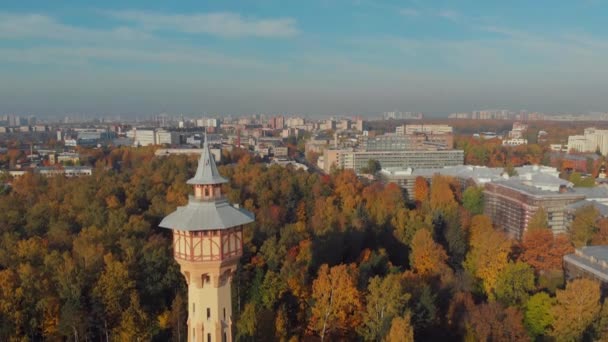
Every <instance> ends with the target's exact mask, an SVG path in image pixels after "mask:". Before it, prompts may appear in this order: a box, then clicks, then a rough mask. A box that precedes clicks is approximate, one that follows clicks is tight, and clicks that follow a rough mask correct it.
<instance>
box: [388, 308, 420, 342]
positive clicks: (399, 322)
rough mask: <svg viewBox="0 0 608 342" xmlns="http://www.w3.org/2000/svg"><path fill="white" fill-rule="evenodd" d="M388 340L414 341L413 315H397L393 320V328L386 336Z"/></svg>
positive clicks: (393, 341)
mask: <svg viewBox="0 0 608 342" xmlns="http://www.w3.org/2000/svg"><path fill="white" fill-rule="evenodd" d="M385 341H386V342H414V328H413V327H412V323H411V315H410V314H409V313H407V314H405V316H403V317H395V318H393V321H392V322H391V329H390V331H389V333H388V335H387V336H386V339H385Z"/></svg>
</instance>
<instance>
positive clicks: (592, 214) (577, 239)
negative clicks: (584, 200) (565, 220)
mask: <svg viewBox="0 0 608 342" xmlns="http://www.w3.org/2000/svg"><path fill="white" fill-rule="evenodd" d="M598 219H599V212H598V211H597V209H596V208H595V206H593V205H586V206H584V207H581V208H579V209H578V210H576V212H575V213H574V221H572V227H571V228H570V234H571V236H572V243H573V244H574V246H575V247H577V248H578V247H583V246H586V245H588V244H589V243H590V242H591V240H592V238H593V235H594V234H595V233H596V232H597V230H598V227H597V222H598Z"/></svg>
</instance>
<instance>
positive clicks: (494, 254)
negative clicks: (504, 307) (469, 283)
mask: <svg viewBox="0 0 608 342" xmlns="http://www.w3.org/2000/svg"><path fill="white" fill-rule="evenodd" d="M470 232H471V233H470V240H469V241H470V242H469V244H470V250H469V253H468V254H467V257H466V260H465V262H464V266H465V269H467V270H468V271H469V272H470V273H471V274H473V275H475V276H476V277H477V278H479V279H480V280H481V281H482V286H483V289H484V290H485V292H486V294H487V295H488V296H493V295H494V289H495V288H496V282H497V280H498V277H499V275H500V274H501V273H502V272H503V271H504V270H505V269H506V267H507V265H508V256H509V253H510V252H511V241H510V240H509V239H508V238H507V236H506V235H505V234H504V233H503V232H500V231H497V230H494V228H492V224H491V221H490V219H489V218H488V217H486V216H485V215H477V216H474V217H473V219H472V221H471V229H470Z"/></svg>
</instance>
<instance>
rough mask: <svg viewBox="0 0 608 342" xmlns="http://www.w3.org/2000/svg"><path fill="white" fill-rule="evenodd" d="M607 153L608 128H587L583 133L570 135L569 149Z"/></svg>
mask: <svg viewBox="0 0 608 342" xmlns="http://www.w3.org/2000/svg"><path fill="white" fill-rule="evenodd" d="M597 150H599V151H600V153H602V154H603V155H606V154H607V153H608V130H606V129H596V128H595V127H590V128H586V129H585V131H584V132H583V135H571V136H569V137H568V151H577V152H595V151H597Z"/></svg>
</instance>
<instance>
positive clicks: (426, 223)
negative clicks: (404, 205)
mask: <svg viewBox="0 0 608 342" xmlns="http://www.w3.org/2000/svg"><path fill="white" fill-rule="evenodd" d="M391 223H392V225H393V227H394V228H395V230H394V232H393V234H394V235H395V237H396V238H397V239H398V240H399V241H401V242H402V243H403V244H405V245H406V246H409V245H410V244H411V243H412V239H413V238H414V235H416V233H417V232H418V231H419V230H421V229H427V230H429V231H430V230H432V229H433V217H432V216H431V215H424V214H423V213H422V211H421V210H409V211H407V212H406V210H405V209H403V210H402V211H398V212H397V213H396V215H395V216H393V219H392V220H391Z"/></svg>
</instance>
